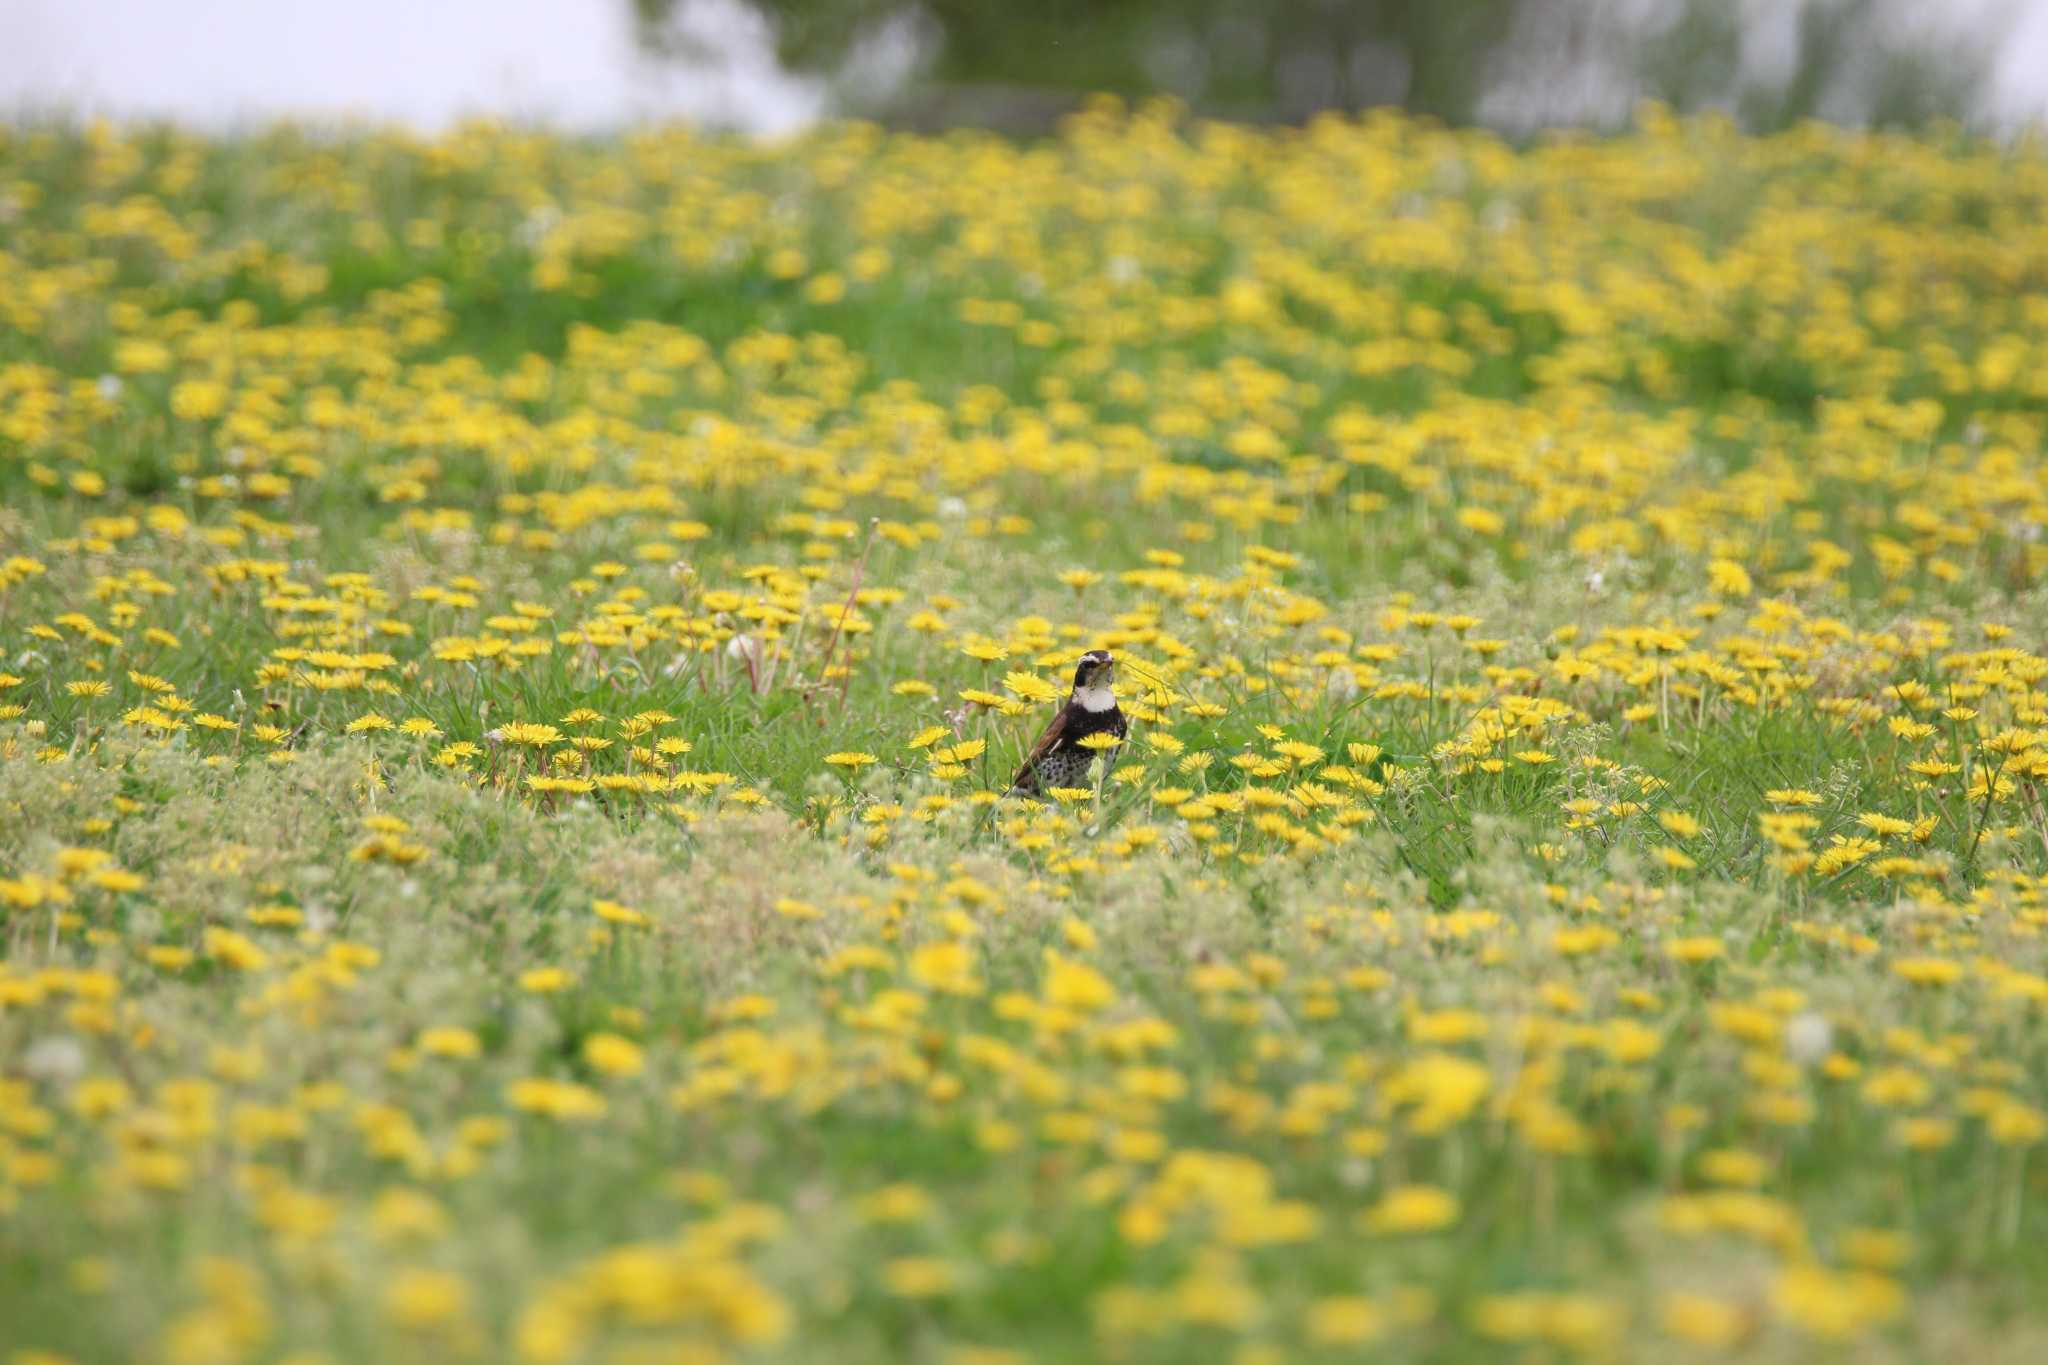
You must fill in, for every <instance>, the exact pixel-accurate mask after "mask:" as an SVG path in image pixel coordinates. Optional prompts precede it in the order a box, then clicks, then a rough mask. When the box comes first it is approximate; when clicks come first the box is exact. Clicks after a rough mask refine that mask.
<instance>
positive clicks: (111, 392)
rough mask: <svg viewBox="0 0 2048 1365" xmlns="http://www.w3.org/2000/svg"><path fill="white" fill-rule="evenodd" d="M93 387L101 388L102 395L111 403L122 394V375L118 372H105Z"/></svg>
mask: <svg viewBox="0 0 2048 1365" xmlns="http://www.w3.org/2000/svg"><path fill="white" fill-rule="evenodd" d="M93 387H95V388H97V389H98V390H99V393H100V397H102V398H104V399H106V400H107V401H108V402H109V403H111V402H113V401H114V400H115V399H116V398H119V397H120V396H121V389H122V384H121V376H120V375H118V374H103V375H101V376H100V377H99V381H98V382H97V383H96V384H95V385H94V386H93Z"/></svg>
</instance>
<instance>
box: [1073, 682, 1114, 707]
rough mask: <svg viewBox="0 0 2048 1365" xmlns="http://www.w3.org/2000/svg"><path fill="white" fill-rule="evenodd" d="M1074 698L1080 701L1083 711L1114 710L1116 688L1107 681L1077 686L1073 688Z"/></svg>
mask: <svg viewBox="0 0 2048 1365" xmlns="http://www.w3.org/2000/svg"><path fill="white" fill-rule="evenodd" d="M1074 700H1075V701H1077V702H1079V703H1081V709H1082V710H1083V711H1114V710H1115V709H1116V689H1114V688H1112V687H1111V686H1110V685H1109V684H1108V683H1099V684H1097V685H1096V686H1094V687H1077V688H1075V689H1074Z"/></svg>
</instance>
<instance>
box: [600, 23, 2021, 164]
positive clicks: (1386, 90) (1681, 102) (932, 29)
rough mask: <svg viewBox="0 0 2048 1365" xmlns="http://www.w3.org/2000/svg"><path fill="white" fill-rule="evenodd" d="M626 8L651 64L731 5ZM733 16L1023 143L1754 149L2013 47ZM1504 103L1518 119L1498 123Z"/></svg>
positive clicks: (827, 67) (1710, 34) (853, 73)
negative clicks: (1135, 122)
mask: <svg viewBox="0 0 2048 1365" xmlns="http://www.w3.org/2000/svg"><path fill="white" fill-rule="evenodd" d="M2003 2H2004V3H2008V4H2009V3H2012V2H2013V0H2003ZM631 3H632V4H633V5H634V7H635V9H636V10H637V12H638V14H639V17H640V20H641V25H642V32H643V33H644V34H645V35H647V36H648V38H649V41H650V42H651V43H653V44H655V45H656V46H660V45H662V44H663V43H665V42H668V43H672V39H671V38H670V37H669V36H668V35H673V34H675V33H678V32H680V31H681V26H679V25H677V24H675V23H674V22H673V21H674V20H675V18H676V17H677V15H678V14H680V13H683V12H686V11H687V10H688V9H689V8H690V7H691V6H693V5H700V4H707V3H731V0H631ZM746 3H747V4H748V5H749V6H750V7H751V8H753V9H754V10H756V11H757V12H758V13H760V14H761V15H762V16H763V17H764V18H765V19H766V20H767V22H768V24H769V26H770V29H771V31H772V33H773V35H774V41H775V45H776V49H777V53H778V55H779V57H780V58H781V60H782V61H783V63H784V64H785V65H786V66H788V67H789V68H790V69H792V70H795V71H800V72H806V73H811V74H817V75H823V76H826V77H828V78H830V79H832V80H833V81H834V82H835V85H836V87H837V89H838V91H839V94H840V101H839V102H840V104H841V105H842V107H846V108H849V109H851V110H854V111H856V112H863V113H871V114H880V115H882V116H885V117H893V118H898V119H903V120H906V121H910V122H937V123H947V122H994V123H997V124H999V125H1003V126H1011V127H1015V128H1017V130H1018V131H1023V130H1025V129H1026V128H1031V127H1040V126H1043V125H1045V124H1047V123H1049V122H1050V121H1051V119H1052V117H1054V116H1056V115H1057V114H1058V113H1060V112H1063V111H1064V110H1065V109H1067V108H1070V107H1072V105H1073V103H1074V102H1075V100H1076V99H1078V97H1079V96H1080V95H1081V94H1083V93H1086V92H1089V91H1097V90H1106V91H1113V92H1116V93H1119V94H1125V95H1131V96H1138V95H1145V94H1153V93H1169V94H1175V95H1179V96H1181V97H1182V98H1184V99H1186V100H1187V101H1188V102H1189V103H1190V104H1191V105H1193V106H1194V107H1196V108H1197V109H1199V110H1201V111H1202V112H1204V113H1208V114H1213V115H1217V116H1222V117H1232V118H1241V119H1252V120H1270V119H1283V120H1296V119H1302V118H1305V117H1307V116H1309V115H1311V114H1313V113H1315V112H1316V111H1317V110H1321V109H1330V108H1336V109H1358V108H1364V107H1369V106H1375V105H1397V106H1400V107H1403V108H1405V109H1407V110H1409V111H1411V112H1414V113H1420V114H1430V115H1434V116H1436V117H1438V118H1442V119H1444V120H1446V121H1448V122H1452V123H1470V122H1503V121H1504V122H1508V123H1516V122H1521V123H1546V122H1587V121H1593V122H1599V121H1614V120H1619V119H1621V118H1625V117H1626V116H1627V113H1628V111H1629V109H1630V107H1631V106H1632V105H1633V104H1634V102H1635V101H1636V100H1637V99H1639V98H1642V97H1653V98H1658V99H1662V100H1664V101H1665V102H1667V103H1669V104H1671V105H1673V106H1674V107H1676V108H1679V109H1681V110H1686V111H1691V110H1699V109H1707V108H1719V109H1725V110H1727V111H1729V112H1731V113H1733V114H1735V115H1736V116H1738V117H1740V118H1741V119H1742V120H1743V121H1744V122H1745V123H1747V124H1749V125H1750V126H1752V127H1758V128H1771V127H1779V126H1783V125H1785V124H1787V123H1790V122H1795V121H1797V120H1799V119H1801V118H1806V117H1831V118H1838V119H1846V120H1850V121H1857V122H1864V121H1880V122H1898V121H1924V120H1926V119H1928V118H1932V117H1937V116H1949V117H1955V118H1959V119H1967V118H1968V117H1970V116H1971V115H1972V114H1973V113H1975V112H1977V101H1978V99H1979V98H1980V96H1981V93H1982V91H1983V89H1984V88H1985V79H1986V77H1987V75H1988V73H1989V71H1990V67H1991V62H1992V60H1993V58H1994V57H1995V55H1996V51H1997V45H1998V40H1999V38H2000V36H2001V35H2002V34H2003V33H2004V32H2005V31H2006V30H2007V29H2008V28H2009V15H2006V14H2000V13H1997V12H1993V13H1990V14H1987V15H1986V16H1985V17H1984V20H1983V21H1982V22H1980V23H1979V24H1978V25H1976V26H1975V27H1974V28H1970V29H1962V30H1957V29H1956V28H1955V26H1954V25H1950V27H1949V30H1948V31H1946V36H1944V37H1941V38H1936V37H1934V36H1933V35H1932V32H1931V31H1930V30H1929V29H1928V27H1927V26H1926V25H1924V24H1922V25H1918V26H1915V25H1914V24H1913V23H1912V22H1910V21H1911V20H1913V19H1914V17H1915V16H1919V15H1922V14H1923V13H1924V11H1922V10H1921V9H1920V8H1919V7H1916V6H1913V5H1911V4H1910V0H1262V2H1261V3H1257V4H1246V3H1243V0H1025V2H1023V3H1018V2H1017V0H1008V2H1005V0H746ZM1993 3H1994V4H1997V3H2001V0H1993ZM877 71H880V72H882V73H883V75H882V76H881V77H880V78H877V76H876V75H875V73H876V72H877ZM913 71H914V73H915V79H906V77H907V76H909V75H910V74H911V73H912V72H913ZM1504 90H1506V91H1519V92H1521V98H1519V99H1518V100H1513V101H1508V102H1507V104H1506V105H1504V104H1503V101H1502V100H1501V99H1500V98H1499V96H1500V94H1501V92H1502V91H1504ZM1504 108H1506V109H1507V112H1505V113H1504V112H1503V109H1504Z"/></svg>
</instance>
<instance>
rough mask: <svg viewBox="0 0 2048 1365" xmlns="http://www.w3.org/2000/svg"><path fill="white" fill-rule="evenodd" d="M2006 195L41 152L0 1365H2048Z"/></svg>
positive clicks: (1250, 139) (1138, 134)
mask: <svg viewBox="0 0 2048 1365" xmlns="http://www.w3.org/2000/svg"><path fill="white" fill-rule="evenodd" d="M2044 222H2048V156H2044V154H2043V153H2042V151H2041V149H2039V148H2035V147H2027V146H2021V147H1998V146H1993V145H1989V144H1984V143H1980V142H1974V141H1969V140H1966V139H1963V138H1961V137H1960V136H1954V135H1940V136H1933V137H1924V138H1907V137H1903V136H1885V135H1870V134H1852V133H1847V132H1842V131H1838V130H1831V129H1824V128H1810V129H1804V130H1800V131H1797V132H1793V133H1789V134H1785V135H1781V136H1776V137H1772V138H1768V139H1754V138H1746V137H1744V136H1742V135H1740V134H1738V133H1736V132H1734V131H1733V130H1732V129H1730V128H1728V127H1726V126H1723V125H1719V124H1716V123H1712V122H1697V123H1694V122H1677V121H1674V120H1671V119H1669V118H1667V117H1664V116H1662V115H1660V114H1659V113H1658V112H1656V111H1654V110H1651V111H1647V112H1646V113H1645V114H1644V115H1643V117H1642V118H1641V120H1640V121H1639V123H1638V125H1637V127H1636V128H1635V129H1634V130H1633V131H1632V132H1630V133H1629V134H1628V135H1626V136H1621V137H1617V138H1611V139H1585V138H1579V139H1560V140H1555V141H1549V142H1544V143H1541V144H1538V145H1534V146H1530V147H1521V148H1518V147H1514V146H1510V145H1508V144H1506V143H1504V142H1502V141H1499V140H1497V139H1495V138H1492V137H1490V136H1487V135H1485V134H1481V133H1471V132H1451V131H1446V130H1443V129H1440V128H1436V127H1432V126H1429V125H1425V124H1420V123H1415V122H1408V121H1403V120H1401V119H1398V118H1394V117H1388V116H1372V117H1367V118H1364V119H1361V120H1351V121H1344V120H1334V119H1332V120H1326V121H1323V122H1318V123H1316V124H1314V125H1312V126H1310V127H1308V128H1306V129H1294V130H1270V131H1266V130H1252V129H1246V128H1239V127H1232V126H1227V125H1217V124H1207V123H1201V122H1198V121H1193V120H1189V119H1187V118H1185V117H1184V116H1183V115H1181V114H1180V113H1179V112H1178V111H1176V110H1174V109H1172V108H1170V107H1164V106H1161V107H1146V108H1141V109H1136V110H1125V109H1120V108H1118V107H1115V106H1113V105H1109V104H1102V105H1098V106H1093V107H1091V109H1090V110H1089V112H1087V113H1086V114H1085V115H1083V116H1080V117H1078V118H1076V119H1075V120H1074V121H1073V122H1072V123H1071V125H1070V126H1069V127H1068V128H1067V129H1066V130H1065V132H1064V133H1063V134H1062V136H1061V137H1060V138H1058V139H1057V140H1055V141H1052V142H1048V143H1044V144H1038V145H1018V144H1015V143H1010V142H1005V141H1002V140H999V139H996V138H993V137H989V136H984V135H979V134H966V133H959V134H951V135H946V136H942V137H919V136H911V135H904V134H890V133H884V132H882V131H880V130H878V129H876V128H874V127H870V126H866V125H859V124H848V125H837V126H827V127H825V128H823V129H821V130H819V131H817V132H815V133H812V134H809V135H807V136H805V137H804V138H802V139H801V140H799V141H795V142H791V143H784V144H777V145H766V144H754V143H745V142H737V141H727V140H719V139H713V138H708V137H703V136H696V135H692V134H690V133H688V132H683V131H674V130H661V131H648V132H644V133H639V134H634V135H631V136H627V137H624V138H621V139H615V140H609V141H588V140H582V141H579V140H573V139H569V138H564V137H557V136H551V135H545V134H541V133H537V132H532V131H523V130H519V129H515V128H509V127H497V126H474V127H467V128H463V129H460V130H458V131H456V132H453V133H451V134H448V135H446V136H443V137H439V138H433V139H428V138H422V137H416V136H409V135H403V134H396V133H392V134H371V133H360V134H348V135H340V136H337V135H331V134H320V133H314V132H311V131H306V130H293V129H277V130H273V131H269V132H265V133H262V134H260V135H255V136H251V137H248V138H244V139H241V140H234V141H209V140H205V139H201V138H198V137H195V136H191V135H186V134H182V133H177V132H171V131H162V130H156V131H149V130H130V131H116V130H110V129H105V128H97V127H94V128H72V129H64V128H57V127H47V128H46V127H34V126H16V127H13V128H7V129H0V953H4V957H0V1360H4V1361H6V1362H8V1363H9V1365H51V1363H52V1362H57V1361H78V1362H89V1361H90V1362H98V1361H107V1362H113V1361H131V1360H138V1361H154V1362H164V1363H165V1365H216V1363H218V1365H229V1363H230V1362H245V1361H246V1362H259V1361H262V1362H285V1361H290V1362H293V1363H294V1365H312V1363H313V1362H335V1363H336V1365H339V1362H345V1361H370V1360H375V1361H396V1362H403V1361H435V1362H439V1361H445V1360H475V1361H497V1360H507V1361H516V1362H524V1363H525V1365H571V1363H572V1362H586V1361H589V1362H596V1361H604V1362H655V1361H660V1362H672V1363H673V1365H708V1362H714V1361H731V1362H745V1361H762V1362H776V1361H789V1362H814V1361H832V1362H898V1361H902V1362H914V1363H916V1365H1041V1363H1044V1362H1079V1361H1093V1360H1110V1361H1118V1362H1131V1363H1132V1365H1147V1363H1148V1362H1151V1363H1154V1365H1157V1363H1161V1362H1181V1361H1204V1362H1209V1361H1214V1362H1229V1363H1230V1365H1267V1363H1269V1362H1280V1361H1294V1360H1304V1361H1322V1360H1330V1361H1335V1360H1341V1359H1360V1358H1365V1357H1370V1358H1372V1359H1374V1360H1388V1361H1415V1362H1422V1361H1432V1362H1434V1361H1481V1360H1495V1359H1501V1358H1513V1359H1528V1360H1556V1361H1566V1360H1576V1359H1591V1360H1649V1359H1655V1360H1659V1361H1679V1362H1685V1361H1693V1360H1701V1361H1704V1360H1711V1359H1740V1360H1744V1361H1794V1360H1807V1359H1819V1360H1828V1361H1849V1360H1855V1361H1858V1362H1862V1361H1880V1362H1882V1361H1900V1362H1905V1361H1944V1362H1947V1361H1958V1360H1967V1361H1970V1362H1973V1365H1974V1363H1976V1362H2001V1361H2009V1362H2022V1361H2028V1362H2031V1361H2038V1360H2041V1359H2043V1358H2048V1299H2044V1289H2048V1153H2044V1152H2043V1144H2044V1142H2048V938H2044V931H2048V813H2044V806H2043V788H2044V786H2048V642H2044V633H2048V590H2044V586H2043V585H2044V580H2048V540H2044V539H2043V536H2042V532H2043V528H2044V526H2048V485H2044V476H2048V464H2044V459H2043V454H2042V451H2043V440H2044V435H2048V229H2044V228H2043V226H2042V225H2043V223H2044ZM1090 646H1108V647H1110V648H1112V649H1113V650H1115V651H1116V653H1117V655H1118V657H1119V659H1120V661H1121V663H1122V669H1121V674H1120V689H1121V694H1122V697H1123V704H1124V706H1125V708H1126V711H1127V712H1128V713H1129V715H1130V716H1131V717H1132V720H1133V726H1132V731H1131V734H1130V736H1129V738H1128V740H1127V741H1126V742H1125V743H1124V744H1123V745H1122V746H1121V748H1119V749H1118V750H1117V751H1116V752H1114V753H1111V754H1110V755H1109V756H1108V759H1107V761H1106V762H1105V763H1104V764H1102V765H1101V766H1100V768H1099V769H1098V773H1099V780H1098V781H1097V782H1096V784H1095V785H1094V787H1093V788H1091V789H1088V790H1081V789H1072V790H1062V791H1060V792H1058V793H1056V794H1055V795H1056V796H1057V798H1058V799H1056V800H1053V801H1051V802H1049V803H1046V804H1039V803H1035V802H1026V801H1022V800H1018V799H1011V798H1004V797H1003V796H1001V793H1002V792H1003V790H1004V788H1005V787H1006V785H1007V782H1008V778H1009V775H1010V772H1011V770H1012V769H1013V768H1014V766H1015V764H1016V762H1017V760H1018V757H1019V755H1020V754H1021V753H1022V752H1023V750H1024V749H1025V748H1026V747H1027V746H1028V745H1029V743H1030V742H1031V740H1032V739H1033V738H1034V737H1035V735H1036V734H1037V731H1038V729H1039V728H1040V726H1041V725H1042V724H1043V723H1044V721H1045V720H1046V718H1047V717H1048V716H1049V715H1050V714H1051V711H1052V708H1053V707H1054V706H1055V705H1056V704H1057V703H1058V702H1059V701H1060V700H1061V699H1062V698H1063V696H1064V691H1065V687H1066V681H1067V679H1068V678H1069V677H1070V676H1071V672H1072V661H1073V659H1074V658H1075V657H1076V655H1077V654H1078V653H1079V652H1080V651H1081V650H1083V649H1084V648H1087V647H1090Z"/></svg>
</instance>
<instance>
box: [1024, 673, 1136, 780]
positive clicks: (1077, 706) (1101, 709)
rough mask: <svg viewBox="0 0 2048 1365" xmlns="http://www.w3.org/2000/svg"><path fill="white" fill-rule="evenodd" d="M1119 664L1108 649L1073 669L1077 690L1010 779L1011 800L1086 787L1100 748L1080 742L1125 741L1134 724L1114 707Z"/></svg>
mask: <svg viewBox="0 0 2048 1365" xmlns="http://www.w3.org/2000/svg"><path fill="white" fill-rule="evenodd" d="M1115 684H1116V660H1115V659H1114V658H1112V657H1111V656H1110V652H1109V651H1108V650H1106V649H1091V650H1089V651H1088V652H1087V653H1086V654H1083V655H1082V656H1081V658H1080V661H1079V662H1078V663H1076V664H1075V665H1074V688H1073V691H1072V692H1070V693H1069V694H1068V695H1067V700H1066V704H1065V705H1064V706H1062V707H1060V709H1059V711H1058V712H1057V713H1056V714H1055V715H1054V716H1053V718H1052V720H1051V721H1050V722H1049V723H1048V724H1047V725H1046V727H1045V732H1044V733H1043V734H1041V735H1039V737H1038V742H1037V743H1036V744H1034V745H1032V746H1031V752H1030V754H1028V755H1027V756H1026V757H1025V759H1024V762H1023V763H1022V764H1021V765H1020V766H1019V767H1018V769H1017V775H1016V776H1015V777H1014V778H1012V779H1010V790H1009V792H1008V793H1007V795H1010V796H1037V797H1043V796H1044V795H1045V793H1046V792H1047V791H1048V790H1050V789H1051V788H1053V787H1085V786H1087V785H1088V770H1089V769H1090V768H1091V767H1092V766H1093V765H1094V763H1095V758H1096V754H1097V752H1098V751H1097V750H1095V749H1092V748H1090V747H1088V746H1087V745H1085V744H1083V743H1081V741H1082V740H1084V739H1086V738H1088V737H1089V736H1090V735H1100V734H1112V735H1115V736H1116V737H1117V738H1118V739H1119V740H1121V739H1122V738H1123V737H1124V736H1125V735H1126V734H1128V733H1130V728H1131V723H1130V721H1128V720H1126V719H1125V718H1124V713H1123V712H1122V711H1121V710H1120V709H1119V708H1118V707H1117V704H1116V685H1115Z"/></svg>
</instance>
